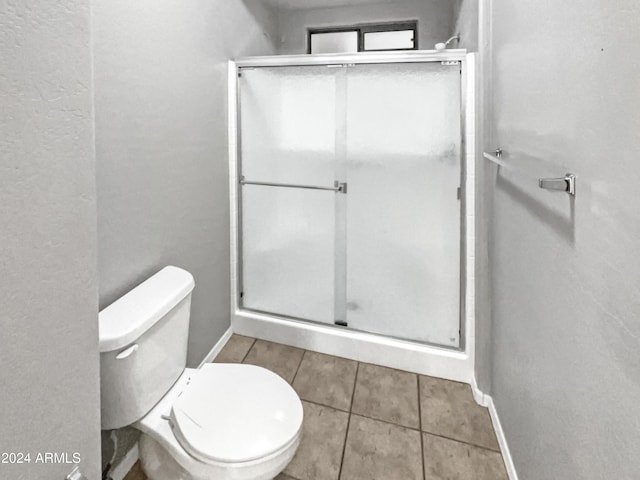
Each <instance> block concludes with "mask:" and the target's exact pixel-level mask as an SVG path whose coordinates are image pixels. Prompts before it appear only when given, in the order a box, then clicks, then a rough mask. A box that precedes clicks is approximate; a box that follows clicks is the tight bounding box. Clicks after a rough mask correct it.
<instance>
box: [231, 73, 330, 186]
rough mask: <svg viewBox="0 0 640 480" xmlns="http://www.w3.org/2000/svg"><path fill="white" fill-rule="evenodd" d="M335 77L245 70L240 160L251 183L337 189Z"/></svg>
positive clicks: (324, 74) (241, 110) (322, 74)
mask: <svg viewBox="0 0 640 480" xmlns="http://www.w3.org/2000/svg"><path fill="white" fill-rule="evenodd" d="M335 104H336V95H335V72H333V71H332V69H329V68H326V67H315V66H314V67H274V68H255V69H243V70H242V77H241V78H240V125H241V133H242V137H241V142H240V156H241V164H242V175H244V176H245V179H247V180H258V179H260V181H270V182H280V183H306V184H315V185H333V182H334V180H335V178H334V177H335V174H334V170H335V165H334V151H335V116H336V113H335Z"/></svg>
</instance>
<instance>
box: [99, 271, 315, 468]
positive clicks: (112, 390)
mask: <svg viewBox="0 0 640 480" xmlns="http://www.w3.org/2000/svg"><path fill="white" fill-rule="evenodd" d="M194 285H195V284H194V280H193V277H192V276H191V274H190V273H189V272H187V271H185V270H183V269H181V268H177V267H172V266H169V267H165V268H164V269H162V270H161V271H160V272H158V273H156V274H155V275H153V276H152V277H151V278H149V279H148V280H146V281H145V282H143V283H142V284H140V285H139V286H137V287H136V288H134V289H133V290H131V291H130V292H129V293H127V294H126V295H124V296H123V297H121V298H120V299H118V300H116V301H115V302H114V303H112V304H111V305H109V306H108V307H106V308H105V309H104V310H102V311H101V312H100V315H99V325H100V327H99V330H100V386H101V410H102V429H104V430H110V429H116V428H122V427H125V426H127V425H129V426H132V427H134V428H136V429H138V430H140V431H141V432H142V435H141V438H140V442H139V452H140V461H141V464H142V468H143V470H144V471H145V473H146V475H147V476H148V477H149V479H150V480H218V479H219V480H271V479H273V478H274V477H275V476H276V475H278V473H280V472H281V471H282V470H283V469H284V468H285V467H286V466H287V464H288V463H289V462H290V461H291V459H292V458H293V456H294V454H295V452H296V449H297V448H298V445H299V443H300V437H301V427H302V416H303V413H302V403H301V402H300V398H299V397H298V395H297V394H296V393H295V391H294V390H293V388H291V386H290V385H289V384H288V383H287V382H286V381H285V380H283V379H282V378H281V377H279V376H278V375H276V374H275V373H273V372H271V371H269V370H266V369H264V368H262V367H257V366H253V365H241V364H218V363H216V364H213V363H209V364H205V365H204V366H202V367H201V368H198V369H193V368H185V367H186V360H187V340H188V335H189V316H190V306H191V292H192V290H193V287H194Z"/></svg>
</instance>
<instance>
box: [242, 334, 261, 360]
mask: <svg viewBox="0 0 640 480" xmlns="http://www.w3.org/2000/svg"><path fill="white" fill-rule="evenodd" d="M257 341H258V339H257V338H254V339H253V342H251V346H250V347H249V348H248V349H247V353H245V354H244V357H242V360H240V363H244V361H245V360H246V359H247V357H248V356H249V352H250V351H251V349H252V348H253V346H254V345H255V344H256V342H257Z"/></svg>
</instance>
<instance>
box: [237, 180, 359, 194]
mask: <svg viewBox="0 0 640 480" xmlns="http://www.w3.org/2000/svg"><path fill="white" fill-rule="evenodd" d="M240 185H262V186H264V187H284V188H304V189H307V190H329V191H331V192H337V193H347V182H339V181H337V180H336V181H335V182H333V187H323V186H320V185H301V184H295V183H276V182H252V181H249V180H245V179H244V177H240Z"/></svg>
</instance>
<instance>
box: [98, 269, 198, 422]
mask: <svg viewBox="0 0 640 480" xmlns="http://www.w3.org/2000/svg"><path fill="white" fill-rule="evenodd" d="M194 285H195V283H194V280H193V276H192V275H191V274H190V273H189V272H187V271H186V270H183V269H181V268H178V267H171V266H169V267H165V268H163V269H162V270H160V271H159V272H158V273H156V274H155V275H153V276H152V277H151V278H149V279H148V280H146V281H144V282H143V283H141V284H140V285H138V286H137V287H135V288H134V289H133V290H131V291H130V292H129V293H127V294H126V295H124V296H123V297H121V298H119V299H118V300H116V301H115V302H113V303H112V304H111V305H109V306H108V307H106V308H105V309H104V310H102V311H101V312H100V314H99V325H100V327H99V330H100V334H99V336H100V396H101V409H102V429H103V430H108V429H114V428H121V427H124V426H126V425H130V424H132V423H134V422H136V421H137V420H140V419H141V418H142V417H144V416H145V415H146V414H147V413H148V412H149V410H151V408H152V407H153V406H154V405H155V404H156V403H158V401H160V399H161V398H162V397H163V396H164V395H165V393H167V392H168V391H169V389H170V388H171V386H172V385H173V384H174V383H175V381H176V380H177V379H178V377H179V376H180V375H181V374H182V372H183V371H184V368H185V366H186V363H187V340H188V337H189V313H190V307H191V292H192V290H193V287H194Z"/></svg>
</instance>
